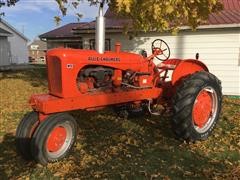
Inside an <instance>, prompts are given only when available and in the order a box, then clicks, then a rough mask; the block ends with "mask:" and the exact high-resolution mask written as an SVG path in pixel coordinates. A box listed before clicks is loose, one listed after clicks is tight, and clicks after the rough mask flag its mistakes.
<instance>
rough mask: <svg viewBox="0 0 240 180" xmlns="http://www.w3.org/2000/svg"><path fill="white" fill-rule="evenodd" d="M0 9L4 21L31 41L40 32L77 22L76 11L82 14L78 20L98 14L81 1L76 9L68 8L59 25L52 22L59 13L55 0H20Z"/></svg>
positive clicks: (90, 18)
mask: <svg viewBox="0 0 240 180" xmlns="http://www.w3.org/2000/svg"><path fill="white" fill-rule="evenodd" d="M70 1H71V0H70ZM105 10H106V8H105ZM0 11H1V12H5V17H3V19H4V20H5V21H7V22H8V23H9V24H10V25H12V26H13V27H15V28H16V29H17V30H18V31H19V32H22V33H23V34H24V35H25V36H26V37H27V38H28V39H29V40H30V41H32V40H33V39H35V38H37V37H38V36H39V35H40V34H43V33H45V32H48V31H50V30H53V29H55V28H57V27H60V26H63V25H65V24H68V23H72V22H78V21H77V17H76V15H75V14H76V12H79V13H80V14H83V18H82V19H81V20H80V22H89V21H92V20H94V19H95V17H96V16H97V14H98V7H96V6H90V5H89V3H88V2H86V1H85V2H84V1H83V2H82V3H81V4H80V5H79V8H78V9H77V10H75V9H74V8H69V9H68V15H67V16H65V17H63V21H62V22H61V23H60V25H59V26H57V25H56V23H55V22H54V16H58V15H61V13H60V11H59V9H58V5H57V3H56V2H55V0H20V1H19V2H18V3H17V4H16V5H15V6H12V7H2V8H1V9H0Z"/></svg>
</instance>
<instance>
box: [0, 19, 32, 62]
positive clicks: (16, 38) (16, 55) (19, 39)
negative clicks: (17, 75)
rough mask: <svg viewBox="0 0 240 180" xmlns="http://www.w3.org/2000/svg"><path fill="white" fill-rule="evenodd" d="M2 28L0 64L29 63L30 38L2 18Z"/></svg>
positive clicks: (0, 27)
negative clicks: (28, 44)
mask: <svg viewBox="0 0 240 180" xmlns="http://www.w3.org/2000/svg"><path fill="white" fill-rule="evenodd" d="M0 29H1V31H2V32H5V33H2V35H1V33H0V53H1V54H0V58H1V59H0V66H5V65H10V64H24V63H28V48H27V43H28V38H26V37H25V36H24V35H23V34H22V33H20V32H19V31H18V30H16V29H15V28H14V27H13V26H11V25H10V24H9V23H7V22H6V21H4V20H3V19H1V18H0ZM6 32H7V33H6ZM6 51H7V52H8V53H7V55H6Z"/></svg>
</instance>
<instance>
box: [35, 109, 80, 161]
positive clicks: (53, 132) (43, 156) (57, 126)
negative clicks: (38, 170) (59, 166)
mask: <svg viewBox="0 0 240 180" xmlns="http://www.w3.org/2000/svg"><path fill="white" fill-rule="evenodd" d="M76 136H77V123H76V121H75V119H74V118H73V117H72V116H71V115H69V114H66V113H59V114H54V115H50V116H49V117H47V119H46V120H45V121H43V122H42V123H41V124H40V125H39V127H38V129H37V130H36V132H35V133H34V135H33V138H32V141H31V152H32V155H33V156H34V159H35V160H36V161H37V162H38V163H40V164H42V165H46V164H47V163H51V162H55V161H58V160H60V159H62V158H64V157H66V156H67V155H68V153H69V151H70V150H71V148H72V147H73V145H74V143H75V141H76Z"/></svg>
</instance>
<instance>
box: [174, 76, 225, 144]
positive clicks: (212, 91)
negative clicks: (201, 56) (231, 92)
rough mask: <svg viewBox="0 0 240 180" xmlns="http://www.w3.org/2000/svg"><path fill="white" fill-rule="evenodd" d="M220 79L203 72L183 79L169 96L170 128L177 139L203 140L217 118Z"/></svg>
mask: <svg viewBox="0 0 240 180" xmlns="http://www.w3.org/2000/svg"><path fill="white" fill-rule="evenodd" d="M221 104H222V87H221V82H220V81H219V80H218V79H217V77H216V76H214V75H213V74H210V73H208V72H205V71H201V72H197V73H195V74H192V75H190V76H189V77H187V78H185V79H184V80H183V82H182V83H181V84H180V86H179V87H178V88H177V90H176V94H175V96H174V97H173V117H172V129H173V131H174V133H175V134H176V136H177V137H178V138H179V139H183V140H186V141H196V140H205V139H207V137H208V136H209V135H210V134H211V132H212V131H213V129H214V127H215V126H216V123H217V121H218V119H219V115H220V111H221Z"/></svg>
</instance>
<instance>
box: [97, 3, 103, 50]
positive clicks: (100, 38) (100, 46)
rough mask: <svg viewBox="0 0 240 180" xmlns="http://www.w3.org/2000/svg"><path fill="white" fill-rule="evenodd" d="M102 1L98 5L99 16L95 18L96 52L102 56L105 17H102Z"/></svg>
mask: <svg viewBox="0 0 240 180" xmlns="http://www.w3.org/2000/svg"><path fill="white" fill-rule="evenodd" d="M103 6H104V1H102V3H100V7H99V15H98V17H97V18H96V35H95V36H96V37H95V41H96V47H95V48H96V51H97V52H98V53H100V54H103V53H104V51H105V17H104V16H103Z"/></svg>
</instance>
